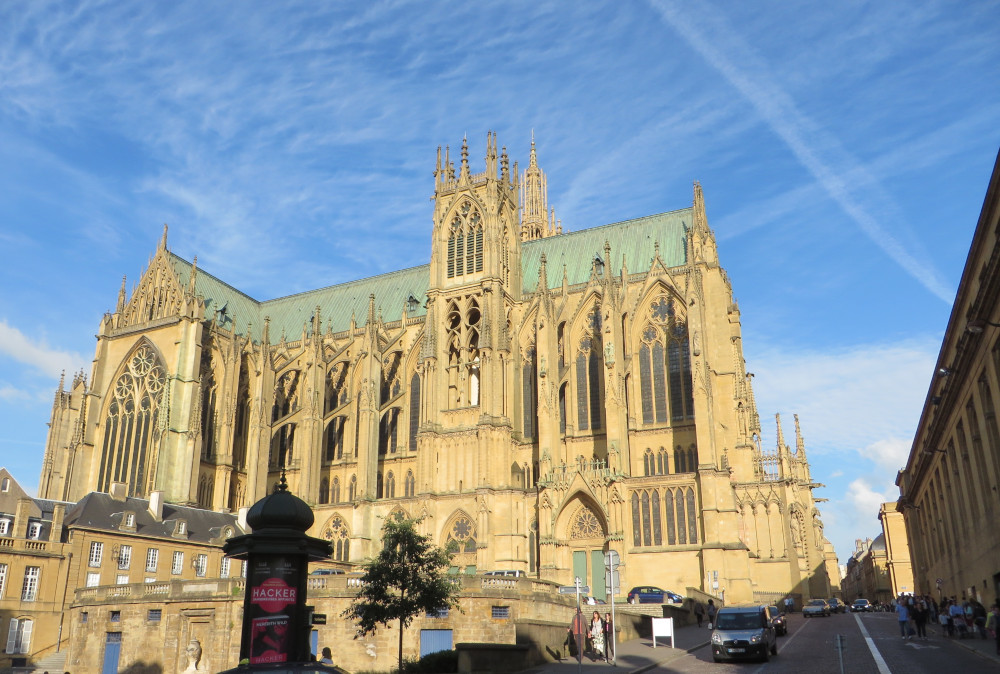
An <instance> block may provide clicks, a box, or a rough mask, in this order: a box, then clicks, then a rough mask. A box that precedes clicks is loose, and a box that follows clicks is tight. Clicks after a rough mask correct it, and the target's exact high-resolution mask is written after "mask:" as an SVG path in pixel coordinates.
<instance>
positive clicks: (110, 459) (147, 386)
mask: <svg viewBox="0 0 1000 674" xmlns="http://www.w3.org/2000/svg"><path fill="white" fill-rule="evenodd" d="M165 383H166V372H165V370H164V368H163V365H162V364H161V362H160V358H159V357H158V356H157V355H156V352H155V351H154V350H153V348H152V347H151V346H150V345H149V344H146V343H144V344H142V345H141V346H140V347H139V348H137V349H136V350H135V351H134V352H133V354H132V356H131V357H130V358H129V359H128V361H127V362H126V363H125V366H124V368H123V371H122V373H121V374H120V375H118V379H117V380H115V385H114V387H113V388H112V389H111V391H110V392H109V397H110V399H111V400H110V402H109V403H108V410H107V416H106V417H105V425H104V445H103V447H102V453H101V467H100V473H99V475H98V480H97V483H98V490H99V491H103V492H109V491H110V490H111V483H112V482H125V483H127V484H128V494H129V496H136V495H141V494H144V493H145V490H146V483H147V482H148V481H149V479H150V478H151V477H152V475H150V474H149V472H150V469H151V467H150V465H149V460H150V456H149V455H150V451H149V450H150V447H151V446H152V445H153V443H154V442H156V440H157V439H158V437H157V436H158V435H159V431H158V429H157V418H158V412H159V409H160V400H161V398H162V395H163V387H164V384H165Z"/></svg>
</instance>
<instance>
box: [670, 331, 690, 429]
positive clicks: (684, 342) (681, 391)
mask: <svg viewBox="0 0 1000 674" xmlns="http://www.w3.org/2000/svg"><path fill="white" fill-rule="evenodd" d="M674 334H675V336H682V337H683V338H682V339H679V340H677V341H672V342H671V343H670V348H669V352H670V418H671V419H672V420H674V421H677V420H680V419H693V418H694V392H693V391H692V390H691V355H690V351H689V347H688V339H687V328H686V327H685V326H684V325H682V324H678V325H677V326H676V327H675V328H674Z"/></svg>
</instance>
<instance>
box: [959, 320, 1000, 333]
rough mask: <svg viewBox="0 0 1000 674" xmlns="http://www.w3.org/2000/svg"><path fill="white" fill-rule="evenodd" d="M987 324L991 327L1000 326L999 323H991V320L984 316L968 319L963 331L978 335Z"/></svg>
mask: <svg viewBox="0 0 1000 674" xmlns="http://www.w3.org/2000/svg"><path fill="white" fill-rule="evenodd" d="M987 325H988V326H990V327H993V328H1000V323H993V322H991V321H987V320H986V319H985V318H979V319H976V320H974V321H969V323H968V325H966V326H965V331H966V332H971V333H972V334H974V335H978V334H981V333H982V332H983V330H985V329H986V326H987Z"/></svg>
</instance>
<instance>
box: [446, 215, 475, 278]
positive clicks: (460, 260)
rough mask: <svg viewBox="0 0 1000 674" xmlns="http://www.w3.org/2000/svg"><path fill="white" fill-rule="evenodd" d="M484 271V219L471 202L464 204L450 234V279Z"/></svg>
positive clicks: (448, 267) (453, 219)
mask: <svg viewBox="0 0 1000 674" xmlns="http://www.w3.org/2000/svg"><path fill="white" fill-rule="evenodd" d="M482 270H483V218H482V216H481V215H480V214H479V210H478V209H476V208H473V206H472V203H471V202H469V201H464V202H462V205H461V206H459V209H458V212H457V213H456V214H455V217H454V218H452V221H451V229H450V230H449V232H448V260H447V272H448V278H454V277H456V276H463V275H465V274H472V273H474V272H480V271H482Z"/></svg>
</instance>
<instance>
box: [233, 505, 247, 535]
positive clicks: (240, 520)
mask: <svg viewBox="0 0 1000 674" xmlns="http://www.w3.org/2000/svg"><path fill="white" fill-rule="evenodd" d="M248 512H250V508H245V507H244V508H240V513H239V515H237V516H236V523H237V524H239V525H240V529H242V530H243V531H248V530H249V527H248V526H247V513H248Z"/></svg>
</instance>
